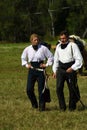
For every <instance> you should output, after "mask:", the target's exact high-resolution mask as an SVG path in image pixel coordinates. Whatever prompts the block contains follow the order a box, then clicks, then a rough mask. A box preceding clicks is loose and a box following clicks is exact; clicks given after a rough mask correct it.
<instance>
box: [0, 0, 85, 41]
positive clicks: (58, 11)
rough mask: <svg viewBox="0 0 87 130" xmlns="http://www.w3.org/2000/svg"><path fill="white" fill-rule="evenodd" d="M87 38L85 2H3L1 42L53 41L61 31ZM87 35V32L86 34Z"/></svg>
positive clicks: (48, 0) (0, 11) (0, 2)
mask: <svg viewBox="0 0 87 130" xmlns="http://www.w3.org/2000/svg"><path fill="white" fill-rule="evenodd" d="M64 29H67V30H69V32H70V34H77V35H79V36H81V37H86V38H87V2H86V0H79V1H76V0H13V1H12V0H0V40H1V41H9V42H25V41H28V39H29V36H30V34H31V33H38V34H39V35H41V36H42V37H43V38H45V39H48V40H49V39H52V38H53V39H54V38H55V37H56V36H57V35H58V34H59V32H60V31H61V30H64ZM85 32H86V33H85Z"/></svg>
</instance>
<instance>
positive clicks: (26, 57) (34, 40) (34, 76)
mask: <svg viewBox="0 0 87 130" xmlns="http://www.w3.org/2000/svg"><path fill="white" fill-rule="evenodd" d="M30 42H31V45H30V46H28V47H26V48H25V49H24V51H23V53H22V56H21V60H22V66H25V67H26V68H27V69H29V72H28V80H27V95H28V97H29V99H30V101H31V104H32V107H33V108H38V102H37V99H36V96H35V93H34V85H35V82H36V81H37V82H38V91H39V110H40V111H44V110H45V100H44V97H43V96H42V91H43V89H44V84H45V75H44V69H45V68H46V67H48V66H50V65H52V63H53V55H52V53H51V52H50V50H49V49H48V48H47V47H45V46H43V45H41V43H40V40H39V36H38V35H37V34H32V35H31V36H30ZM46 59H48V60H47V62H46V64H45V63H44V61H45V60H46Z"/></svg>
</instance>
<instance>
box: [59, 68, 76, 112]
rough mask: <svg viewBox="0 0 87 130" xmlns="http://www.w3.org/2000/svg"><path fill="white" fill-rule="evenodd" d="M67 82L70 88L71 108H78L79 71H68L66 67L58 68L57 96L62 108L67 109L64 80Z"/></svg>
mask: <svg viewBox="0 0 87 130" xmlns="http://www.w3.org/2000/svg"><path fill="white" fill-rule="evenodd" d="M65 81H66V82H67V85H68V88H69V109H75V108H76V102H77V100H78V99H77V98H78V97H77V95H76V93H75V91H76V88H77V87H78V86H77V73H76V72H75V71H73V72H72V73H67V72H66V71H65V70H64V69H61V68H58V72H57V96H58V99H59V106H60V109H64V110H65V109H66V103H65V98H64V92H63V89H64V82H65Z"/></svg>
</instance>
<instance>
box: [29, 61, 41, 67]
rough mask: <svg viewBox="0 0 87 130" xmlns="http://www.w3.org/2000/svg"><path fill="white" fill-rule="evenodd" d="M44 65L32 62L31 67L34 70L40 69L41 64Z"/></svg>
mask: <svg viewBox="0 0 87 130" xmlns="http://www.w3.org/2000/svg"><path fill="white" fill-rule="evenodd" d="M41 63H43V61H40V62H31V66H32V67H33V68H40V64H41Z"/></svg>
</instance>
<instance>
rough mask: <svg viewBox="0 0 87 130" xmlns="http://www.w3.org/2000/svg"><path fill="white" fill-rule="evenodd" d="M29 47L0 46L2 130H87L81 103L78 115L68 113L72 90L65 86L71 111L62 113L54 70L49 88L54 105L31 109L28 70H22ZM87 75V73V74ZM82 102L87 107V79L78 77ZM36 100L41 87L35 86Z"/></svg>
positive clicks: (78, 105)
mask: <svg viewBox="0 0 87 130" xmlns="http://www.w3.org/2000/svg"><path fill="white" fill-rule="evenodd" d="M27 45H28V44H0V130H87V108H86V109H85V110H83V109H82V105H81V104H80V102H78V103H77V109H76V110H75V111H74V112H69V111H68V89H67V86H66V84H65V89H64V92H65V99H66V103H67V110H66V111H65V112H60V111H59V106H58V99H57V96H56V87H55V86H56V80H55V79H53V78H52V70H51V67H50V68H49V69H47V72H48V73H49V74H50V77H49V82H48V85H49V87H50V90H51V99H52V101H51V102H50V103H47V104H46V111H45V112H39V111H38V110H34V109H32V107H31V104H30V101H29V100H28V97H27V95H26V82H27V81H26V80H27V69H26V68H23V67H22V66H21V60H20V57H21V53H22V51H23V49H24V48H25V47H26V46H27ZM85 73H86V72H85ZM78 84H79V88H80V92H81V100H82V101H83V102H84V104H85V105H86V106H87V77H86V76H79V75H78ZM35 92H36V96H37V98H38V93H37V84H36V86H35Z"/></svg>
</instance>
